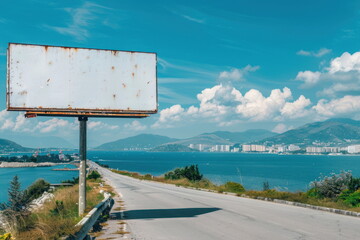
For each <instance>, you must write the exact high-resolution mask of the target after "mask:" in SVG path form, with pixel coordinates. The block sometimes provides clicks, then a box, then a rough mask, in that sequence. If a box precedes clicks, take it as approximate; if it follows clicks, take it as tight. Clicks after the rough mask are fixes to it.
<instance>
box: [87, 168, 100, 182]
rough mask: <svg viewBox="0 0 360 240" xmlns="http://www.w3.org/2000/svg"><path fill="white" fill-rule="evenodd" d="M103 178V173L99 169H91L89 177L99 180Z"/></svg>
mask: <svg viewBox="0 0 360 240" xmlns="http://www.w3.org/2000/svg"><path fill="white" fill-rule="evenodd" d="M99 178H101V175H100V173H99V172H98V171H95V170H94V171H91V173H90V174H89V175H88V176H87V179H94V180H97V179H99Z"/></svg>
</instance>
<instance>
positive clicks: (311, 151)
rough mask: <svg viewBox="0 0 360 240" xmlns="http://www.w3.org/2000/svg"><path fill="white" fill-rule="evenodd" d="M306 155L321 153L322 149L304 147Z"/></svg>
mask: <svg viewBox="0 0 360 240" xmlns="http://www.w3.org/2000/svg"><path fill="white" fill-rule="evenodd" d="M306 152H307V153H322V152H324V151H323V148H322V147H306Z"/></svg>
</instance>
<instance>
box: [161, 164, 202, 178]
mask: <svg viewBox="0 0 360 240" xmlns="http://www.w3.org/2000/svg"><path fill="white" fill-rule="evenodd" d="M164 177H165V179H171V180H177V179H181V178H187V179H189V180H190V181H200V180H201V179H202V178H203V175H202V174H200V171H199V168H198V165H191V166H186V167H184V168H176V169H175V170H173V171H170V172H168V173H165V176H164Z"/></svg>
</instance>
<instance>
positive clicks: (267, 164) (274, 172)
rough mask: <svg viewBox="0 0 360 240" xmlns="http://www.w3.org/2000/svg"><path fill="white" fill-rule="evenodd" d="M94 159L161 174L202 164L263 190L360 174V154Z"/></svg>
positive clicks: (104, 155) (109, 155) (214, 174)
mask: <svg viewBox="0 0 360 240" xmlns="http://www.w3.org/2000/svg"><path fill="white" fill-rule="evenodd" d="M88 156H89V158H90V159H93V160H95V161H100V162H101V163H103V164H108V165H109V166H110V167H112V168H118V169H119V170H120V169H121V170H128V171H133V172H139V173H142V174H146V173H150V174H152V175H155V176H158V175H162V174H164V173H165V172H168V171H170V170H172V169H174V168H176V167H184V166H187V165H190V164H198V166H199V169H200V172H201V173H203V174H204V176H205V177H206V178H208V179H210V180H212V181H213V182H215V183H218V184H220V183H224V182H226V181H235V182H239V183H242V184H243V185H244V187H245V188H246V189H258V190H261V189H262V186H263V182H264V181H268V182H269V183H270V187H272V188H273V187H275V188H276V189H278V190H289V191H297V190H307V189H308V186H309V183H310V182H311V181H314V180H315V179H317V178H318V177H319V176H320V174H324V175H328V174H329V173H331V172H335V173H339V172H340V171H341V170H351V171H352V173H353V175H354V176H359V177H360V156H308V155H274V154H241V153H204V152H202V153H199V152H197V153H162V152H160V153H159V152H95V151H94V152H89V153H88Z"/></svg>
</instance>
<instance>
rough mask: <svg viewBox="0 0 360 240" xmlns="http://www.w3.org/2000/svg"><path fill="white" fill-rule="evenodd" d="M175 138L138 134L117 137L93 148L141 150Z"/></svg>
mask: <svg viewBox="0 0 360 240" xmlns="http://www.w3.org/2000/svg"><path fill="white" fill-rule="evenodd" d="M176 140H177V139H175V138H169V137H165V136H160V135H153V134H140V135H137V136H133V137H128V138H124V139H119V140H117V141H113V142H108V143H104V144H102V145H100V146H98V147H96V148H95V149H97V150H109V151H123V150H141V149H149V148H154V147H156V146H159V145H162V144H165V143H168V142H173V141H176Z"/></svg>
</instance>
